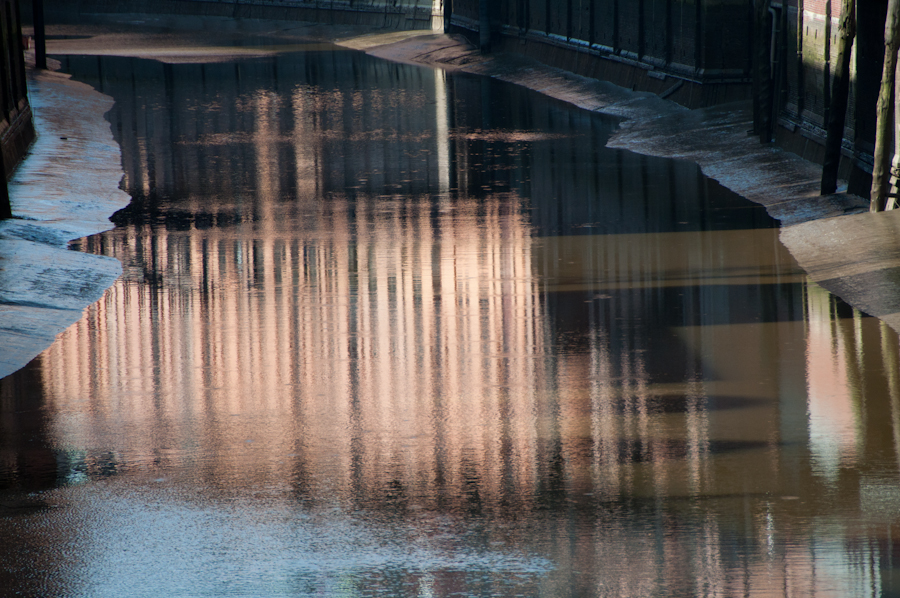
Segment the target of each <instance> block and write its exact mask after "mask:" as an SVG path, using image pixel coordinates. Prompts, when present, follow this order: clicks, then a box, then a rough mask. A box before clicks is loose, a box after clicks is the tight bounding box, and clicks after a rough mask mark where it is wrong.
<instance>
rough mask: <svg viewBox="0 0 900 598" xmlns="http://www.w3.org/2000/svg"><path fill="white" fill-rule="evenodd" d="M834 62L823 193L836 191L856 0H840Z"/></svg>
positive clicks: (854, 33)
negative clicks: (839, 20) (841, 0)
mask: <svg viewBox="0 0 900 598" xmlns="http://www.w3.org/2000/svg"><path fill="white" fill-rule="evenodd" d="M838 31H839V36H838V47H837V53H838V56H837V58H838V59H837V64H836V65H835V67H834V80H833V85H832V93H831V107H830V108H829V110H828V131H827V133H826V137H825V162H824V164H823V165H822V187H821V191H822V195H829V194H831V193H834V192H835V191H837V179H838V166H839V165H840V162H841V141H842V140H843V139H844V119H845V116H846V114H847V98H848V96H849V95H850V55H851V54H852V49H853V38H855V37H856V0H843V2H842V4H841V22H840V25H839V29H838Z"/></svg>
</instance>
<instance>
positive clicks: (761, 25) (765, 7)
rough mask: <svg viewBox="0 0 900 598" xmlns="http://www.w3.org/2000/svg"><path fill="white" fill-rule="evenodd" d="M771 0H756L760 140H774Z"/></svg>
mask: <svg viewBox="0 0 900 598" xmlns="http://www.w3.org/2000/svg"><path fill="white" fill-rule="evenodd" d="M770 6H771V0H756V14H755V25H756V26H755V29H756V36H755V40H754V41H755V46H756V48H755V50H756V51H755V52H754V54H755V59H754V63H755V64H754V69H753V132H754V133H756V134H757V135H759V138H760V141H762V142H763V143H769V142H770V141H772V129H773V127H772V69H771V66H772V65H771V59H772V58H771V52H770V48H771V24H770V23H769V7H770Z"/></svg>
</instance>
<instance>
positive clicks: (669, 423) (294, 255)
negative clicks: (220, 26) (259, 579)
mask: <svg viewBox="0 0 900 598" xmlns="http://www.w3.org/2000/svg"><path fill="white" fill-rule="evenodd" d="M66 68H67V69H69V70H70V71H72V72H75V73H76V76H78V77H80V78H84V79H86V80H88V81H89V82H92V83H93V84H95V85H96V86H98V87H99V88H100V89H101V90H102V91H104V92H106V93H109V94H111V95H113V96H114V98H115V99H116V107H115V109H114V110H113V112H111V114H110V118H111V120H112V122H113V128H114V131H116V132H117V135H118V138H119V140H120V143H121V144H122V146H123V151H124V154H125V160H126V162H125V167H126V173H127V174H126V185H127V187H128V188H129V190H130V192H132V193H133V194H134V195H135V203H134V204H133V206H132V207H131V208H129V209H128V210H126V211H123V212H122V213H120V214H118V215H117V217H116V221H117V224H118V226H117V228H116V229H115V230H113V231H110V232H108V233H105V234H103V235H100V236H97V237H93V238H90V239H86V240H84V241H83V242H82V243H81V249H83V250H86V251H92V252H96V253H102V254H105V255H111V256H115V257H117V258H119V259H120V260H121V261H122V262H123V265H124V269H125V274H124V276H123V277H122V279H121V280H119V282H118V283H117V284H116V285H115V286H114V287H113V288H112V289H110V291H109V292H108V293H107V295H106V297H105V298H104V299H103V300H102V301H100V302H98V303H97V304H95V305H94V306H92V307H91V308H90V309H88V310H87V312H86V315H85V317H84V318H83V319H82V320H81V321H80V322H79V323H78V324H77V325H75V326H73V327H72V328H71V329H69V330H68V331H67V332H66V333H64V334H63V335H62V336H61V337H60V338H59V340H58V342H57V343H56V344H54V345H53V346H52V347H51V348H50V349H48V350H47V351H46V352H45V353H44V355H43V356H42V357H41V358H40V360H39V362H38V363H37V364H36V365H35V367H37V368H38V369H39V373H40V381H41V385H42V387H43V391H42V393H43V397H44V398H43V400H44V401H45V402H46V407H43V409H44V412H45V413H47V419H46V422H47V423H46V426H47V430H46V435H47V437H48V438H50V439H51V440H50V441H48V442H49V444H51V445H52V446H53V447H54V448H55V450H57V451H59V452H60V454H66V455H69V456H70V458H71V459H74V461H79V459H80V460H81V462H83V463H86V464H87V465H81V466H78V467H80V469H79V471H82V472H84V473H83V476H84V479H85V480H94V479H96V478H97V477H99V475H100V473H99V472H100V471H101V470H102V467H99V466H98V465H97V464H98V463H104V464H106V466H107V470H108V468H109V467H113V469H114V471H115V474H116V475H115V477H114V479H117V480H123V481H122V482H121V483H123V484H126V486H127V485H134V486H135V488H144V487H145V486H146V485H150V486H151V487H153V486H152V484H153V483H158V485H160V486H165V487H167V488H168V487H173V488H177V489H178V490H177V491H172V493H171V494H160V495H157V494H153V492H152V491H150V490H145V489H143V490H138V489H135V490H134V493H136V494H137V495H141V493H144V492H148V493H150V494H151V495H152V499H150V500H151V502H152V503H153V504H154V505H156V507H155V508H156V509H158V510H159V511H160V514H159V515H158V516H153V515H152V514H151V515H146V516H145V515H144V514H142V515H141V517H133V516H131V517H126V516H122V518H121V520H119V519H116V515H115V513H116V512H117V511H116V508H111V509H110V512H111V513H112V515H110V517H111V522H106V523H103V524H98V525H99V528H98V529H100V530H101V531H97V530H94V531H95V533H94V535H93V539H90V538H89V537H85V538H84V539H81V540H77V541H76V542H83V543H84V545H85V546H88V545H90V548H91V550H92V551H93V552H91V554H92V555H93V556H92V558H96V559H97V562H95V563H93V564H92V565H85V566H89V567H94V568H95V569H96V570H97V571H99V572H100V573H101V574H102V575H112V576H113V577H115V576H116V575H118V574H116V573H110V572H111V571H112V570H113V569H114V568H113V566H112V564H111V563H112V561H108V557H107V556H105V554H104V553H103V551H102V550H99V546H100V544H102V543H103V542H106V543H107V545H110V546H113V547H115V546H117V544H116V542H115V541H113V540H110V537H112V536H109V535H107V534H106V532H104V531H102V530H108V529H112V527H111V526H112V525H113V523H115V524H117V525H122V526H125V527H128V528H129V529H130V531H131V533H130V535H129V537H131V538H132V540H131V541H134V538H141V537H143V536H144V535H146V536H148V537H157V536H158V535H159V534H160V533H161V532H160V531H159V529H160V526H161V528H163V529H169V528H171V523H163V519H162V518H163V515H164V514H168V515H169V516H173V513H175V514H176V515H177V516H178V517H182V518H186V520H189V522H190V524H191V525H193V526H195V527H196V528H199V529H200V530H201V532H200V536H201V537H203V534H207V535H208V536H209V538H210V539H209V540H207V541H201V542H200V543H199V546H195V547H194V551H199V552H200V553H210V554H211V553H212V552H215V550H219V549H222V546H220V545H219V544H217V543H216V542H221V541H222V538H223V537H227V536H228V535H227V533H226V532H222V531H221V530H218V529H217V528H216V526H217V525H219V526H220V525H221V522H219V523H216V522H217V521H218V520H217V519H216V517H215V516H208V517H207V516H206V515H204V517H206V519H202V518H199V519H198V518H197V517H193V516H191V515H189V514H188V515H185V513H184V512H183V511H180V510H179V509H183V508H186V507H185V505H188V507H190V506H191V505H200V506H203V508H206V507H205V505H209V504H213V505H219V506H218V507H217V508H220V509H226V508H227V509H233V510H234V511H235V512H236V513H237V514H235V515H233V517H234V519H230V520H229V523H228V524H227V525H226V527H228V526H232V527H234V526H237V527H238V528H239V529H243V528H242V527H240V526H250V523H248V521H249V522H254V523H253V525H252V526H251V527H253V529H254V530H255V531H254V532H253V533H255V534H259V535H260V536H261V537H262V538H264V539H265V538H270V536H267V535H266V534H273V533H274V532H272V531H271V529H270V528H267V527H265V526H266V525H274V524H265V523H258V522H256V520H255V519H254V516H253V515H252V514H251V513H253V512H257V511H262V512H265V513H270V514H271V513H279V515H278V516H279V517H282V518H284V517H288V518H289V519H290V520H291V521H292V522H293V523H292V524H291V525H294V526H295V528H292V529H293V530H294V532H293V533H300V532H299V531H297V530H299V529H306V527H304V526H305V525H307V524H305V523H303V522H302V521H301V519H302V517H301V518H298V517H300V516H299V515H298V513H305V514H306V515H304V516H303V517H308V516H313V515H316V514H321V513H332V512H334V513H337V512H340V513H345V514H348V516H350V517H353V518H358V519H359V520H360V521H363V522H367V524H371V526H372V528H373V529H382V530H394V531H393V532H392V531H387V532H383V533H385V534H388V536H390V534H394V536H391V539H390V541H388V544H391V545H393V544H392V543H396V544H397V545H398V547H402V546H404V545H405V543H406V542H412V544H413V545H415V546H419V547H421V546H425V545H427V546H429V547H432V548H433V547H439V548H440V550H439V552H440V554H442V555H445V558H444V560H440V559H438V560H436V561H435V563H437V564H433V565H427V566H419V567H417V566H413V565H412V564H410V563H409V562H408V561H405V560H403V559H402V558H399V557H398V559H395V560H390V559H388V560H387V561H383V560H382V561H378V560H377V559H376V560H375V561H366V560H365V559H357V560H356V561H353V562H350V563H349V564H348V563H346V562H344V561H341V562H343V563H344V564H343V565H341V564H334V563H335V562H336V561H328V563H330V564H328V565H321V566H320V567H319V569H317V570H316V571H315V572H310V571H312V569H309V570H307V569H303V571H304V572H303V573H302V574H301V573H300V572H296V575H297V576H299V577H301V578H303V579H305V580H306V581H305V582H304V583H311V584H312V585H311V586H309V587H310V588H314V589H317V591H323V588H325V589H328V588H331V587H332V586H329V585H328V583H332V582H334V580H335V579H336V577H335V576H338V577H339V576H341V575H346V576H349V578H352V579H353V580H355V581H352V582H348V583H350V584H351V586H352V585H353V584H357V585H356V586H353V587H355V589H354V590H353V591H352V592H350V590H348V592H350V595H357V594H360V595H361V594H365V592H367V591H371V590H372V588H376V587H380V588H386V589H390V590H392V591H401V590H402V591H403V592H406V593H416V592H418V593H420V594H421V595H450V594H451V593H453V592H457V591H465V592H467V593H469V594H474V595H480V594H485V595H487V594H491V593H500V594H504V593H509V592H512V591H513V589H515V590H516V591H525V592H526V593H531V594H545V595H553V596H557V595H610V596H612V595H617V596H625V595H656V594H662V593H665V594H668V595H729V596H730V595H754V596H764V595H793V596H830V595H879V594H881V593H887V594H889V593H890V592H897V591H898V588H900V586H898V580H897V579H896V576H895V575H894V571H895V570H896V568H897V563H896V562H895V559H896V558H897V557H895V556H894V553H895V548H894V540H893V539H892V538H894V537H896V536H897V532H898V529H897V523H898V521H897V513H900V508H898V507H900V492H898V487H897V486H898V484H897V482H898V480H897V473H898V472H897V463H898V449H897V446H898V440H897V439H898V438H900V436H898V431H900V423H898V422H900V381H898V379H897V372H898V367H900V363H898V341H897V336H896V335H895V334H894V333H893V332H892V331H890V330H889V329H887V328H886V327H884V326H882V325H880V324H879V323H878V322H877V321H876V320H873V319H871V318H867V317H863V316H862V315H860V314H858V313H854V312H852V311H850V310H849V309H848V308H846V307H845V306H843V305H841V304H839V303H838V302H836V300H835V299H834V298H833V297H831V296H830V295H828V294H827V293H825V292H824V291H822V290H820V289H818V288H816V287H815V286H812V285H810V284H809V283H808V282H806V280H805V278H804V276H803V275H802V272H800V271H799V269H798V268H797V266H796V264H795V263H794V262H793V260H792V259H791V258H790V256H789V255H788V254H787V252H786V250H785V249H784V248H783V246H782V245H781V244H780V243H779V242H778V238H777V230H775V229H773V228H772V227H771V223H770V222H769V221H768V220H767V218H766V217H765V215H764V213H762V212H761V211H760V210H759V209H756V208H753V207H749V206H746V205H745V204H744V203H743V202H741V201H740V200H739V199H738V198H735V197H733V196H730V195H729V194H728V193H727V192H726V191H724V190H723V189H721V188H719V187H718V186H716V185H715V183H713V182H711V181H706V180H705V179H703V178H702V177H701V175H700V174H699V172H698V171H697V169H696V167H694V166H693V165H690V164H686V163H678V162H670V161H663V160H655V159H650V158H645V157H640V156H636V155H632V154H628V153H625V152H616V151H611V150H607V149H605V148H604V143H605V139H606V136H607V135H608V134H609V132H610V131H611V128H612V127H613V126H614V124H613V123H610V122H607V121H603V120H600V119H597V118H595V117H592V116H590V115H587V114H585V113H581V112H577V111H574V110H571V109H568V108H566V107H565V106H562V105H559V104H557V103H554V102H552V101H548V100H545V99H542V98H540V97H537V96H533V95H531V94H528V93H526V92H524V91H522V90H517V89H513V88H508V87H505V86H501V85H499V84H497V83H495V82H491V81H486V80H485V81H482V80H479V79H473V78H467V77H448V76H447V75H445V74H443V73H441V72H435V71H431V70H426V69H417V68H412V67H406V66H398V65H391V64H388V63H382V62H377V61H374V60H371V59H369V58H367V57H365V56H361V55H359V54H355V53H348V52H334V53H308V54H302V55H290V56H285V57H281V58H278V59H272V60H269V61H259V62H252V63H251V62H244V63H238V64H208V65H162V64H157V63H151V62H144V61H137V60H131V59H128V60H126V59H113V58H103V59H93V58H71V59H69V60H68V64H67V65H66ZM132 89H133V90H136V91H134V92H132V91H131V90H132ZM28 371H29V372H34V368H32V369H30V370H28ZM7 380H8V381H9V380H13V383H15V380H14V378H10V379H7ZM6 383H7V382H6V381H5V382H4V384H6ZM73 455H74V456H73ZM90 464H93V465H90ZM78 467H76V469H78ZM154 480H155V481H156V482H153V481H154ZM90 487H91V486H90V484H87V485H85V486H81V487H79V488H90ZM85 492H86V490H85ZM96 500H97V499H95V501H96ZM130 500H134V499H133V498H131V499H130ZM73 502H75V503H77V502H78V501H77V500H73ZM113 503H115V501H113ZM85 504H91V501H86V502H85ZM117 504H119V503H115V504H114V505H113V506H114V507H115V506H116V505H117ZM235 505H236V506H235ZM287 505H289V506H290V507H286V506H287ZM197 508H200V507H199V506H198V507H197ZM285 508H292V509H296V510H293V511H289V512H290V513H293V515H285V514H284V512H283V509H285ZM329 509H337V510H336V511H329ZM229 512H231V511H229ZM141 513H144V511H141ZM319 516H321V515H319ZM192 517H193V518H192ZM323 517H324V521H325V523H326V524H327V525H328V526H329V527H328V529H331V530H333V529H343V528H341V527H340V526H341V525H342V523H341V522H342V521H343V522H344V523H346V521H345V520H342V519H339V517H338V516H337V515H328V516H323ZM167 521H168V520H167ZM236 522H237V523H236ZM448 522H449V523H448ZM154 526H157V528H154ZM255 526H262V527H255ZM315 529H316V530H318V531H317V532H315V533H321V534H325V535H326V536H328V534H330V533H333V532H331V531H322V530H323V529H324V528H322V529H320V528H315ZM267 530H268V531H267ZM110 533H111V532H110ZM168 533H171V534H173V535H174V536H175V539H174V540H172V539H171V538H169V540H171V541H172V542H174V543H175V544H178V542H179V540H178V539H177V536H178V531H177V530H170V532H168ZM234 533H237V531H235V532H234ZM334 533H337V532H334ZM223 534H224V535H223ZM88 535H89V534H88ZM351 535H352V534H351ZM275 536H277V534H275ZM411 538H413V539H416V540H415V541H413V540H411ZM270 539H271V538H270ZM167 541H168V540H167ZM92 542H95V543H99V544H97V545H91V543H92ZM240 542H241V543H242V545H243V547H244V549H247V550H250V552H253V550H252V549H251V548H252V546H254V542H255V540H252V539H248V538H247V537H246V536H241V539H240ZM248 547H251V548H248ZM353 549H354V546H353V542H350V543H349V545H348V550H350V551H351V552H352V550H353ZM362 549H364V550H370V549H371V550H373V551H374V553H378V550H377V549H373V548H372V547H371V546H369V545H367V544H365V543H363V545H362ZM160 550H161V551H162V552H165V550H164V549H160ZM224 550H225V552H226V553H228V550H229V548H228V547H227V546H226V547H225V548H224ZM302 550H310V551H312V552H315V550H314V549H310V548H309V547H308V546H307V545H304V548H302ZM397 550H398V552H400V553H403V550H402V548H398V549H397ZM454 551H456V552H454ZM495 553H496V554H502V555H505V556H504V557H503V558H500V557H498V558H497V559H495V560H490V559H489V558H488V556H486V555H491V554H495ZM316 554H320V553H316ZM329 554H331V553H329ZM448 554H451V555H454V556H453V558H449V557H446V555H448ZM512 554H519V555H522V557H521V558H519V557H517V558H518V560H517V559H516V558H512V557H511V556H510V555H512ZM473 555H476V556H477V555H481V556H477V558H476V556H473ZM320 556H321V554H320ZM332 556H333V555H332ZM218 558H220V559H221V558H222V557H218ZM267 558H268V557H267ZM323 558H324V557H323ZM329 558H331V557H329ZM454 559H456V560H454ZM479 559H480V560H479ZM163 560H165V559H163ZM225 560H226V561H227V557H226V559H225ZM376 561H377V564H372V563H376ZM367 562H368V563H370V564H369V565H366V563H367ZM98 563H101V564H98ZM102 563H106V564H105V565H104V564H102ZM448 563H449V564H448ZM453 563H456V564H455V565H454V564H453ZM282 564H284V563H282ZM320 564H321V563H320ZM129 566H131V567H137V568H140V567H141V566H142V565H140V564H139V562H138V561H135V562H129ZM143 566H144V567H150V566H151V565H149V564H144V565H143ZM260 566H262V565H260ZM273 566H274V565H273ZM289 566H292V565H289ZM323 570H324V571H325V572H324V573H323ZM392 571H393V572H392ZM144 573H146V571H144ZM476 573H477V575H476ZM102 575H101V577H102ZM148 575H149V574H148ZM329 576H330V577H329ZM151 577H152V576H151ZM329 580H330V581H329ZM479 580H480V581H479ZM197 583H198V584H200V585H201V586H202V585H203V584H204V583H207V582H206V581H204V580H200V581H197ZM298 583H299V582H298ZM323 584H324V585H323ZM304 587H306V586H304ZM410 588H415V591H414V592H413V591H412V590H411V589H410ZM332 589H333V588H332ZM364 589H365V591H363V590H364ZM298 591H299V590H298ZM429 593H430V594H429Z"/></svg>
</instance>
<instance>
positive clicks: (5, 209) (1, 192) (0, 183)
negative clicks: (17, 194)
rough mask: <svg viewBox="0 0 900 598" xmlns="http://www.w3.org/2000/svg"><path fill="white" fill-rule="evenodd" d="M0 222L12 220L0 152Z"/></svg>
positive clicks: (0, 151) (0, 152)
mask: <svg viewBox="0 0 900 598" xmlns="http://www.w3.org/2000/svg"><path fill="white" fill-rule="evenodd" d="M0 177H3V178H2V179H0V220H4V219H6V218H12V204H11V203H10V201H9V186H8V185H7V183H6V162H4V160H3V151H2V150H0Z"/></svg>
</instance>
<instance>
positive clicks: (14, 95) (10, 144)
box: [0, 0, 34, 217]
mask: <svg viewBox="0 0 900 598" xmlns="http://www.w3.org/2000/svg"><path fill="white" fill-rule="evenodd" d="M23 50H24V48H23V47H22V23H21V20H20V18H19V3H18V2H17V1H16V0H0V108H2V111H0V116H2V119H0V152H2V158H3V170H4V172H3V174H4V176H5V177H9V175H10V174H12V171H13V170H15V168H16V166H18V164H19V162H20V161H21V160H22V158H23V157H24V156H25V153H26V152H27V151H28V147H29V146H30V145H31V142H32V141H34V124H33V122H32V118H31V106H30V105H29V104H28V92H27V87H26V83H25V57H24V53H23ZM3 185H4V190H5V185H6V182H5V180H4V181H3ZM0 198H2V199H0V203H2V205H0V216H2V217H7V216H9V215H10V213H11V212H10V206H9V198H8V196H7V194H6V193H5V192H3V193H0Z"/></svg>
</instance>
